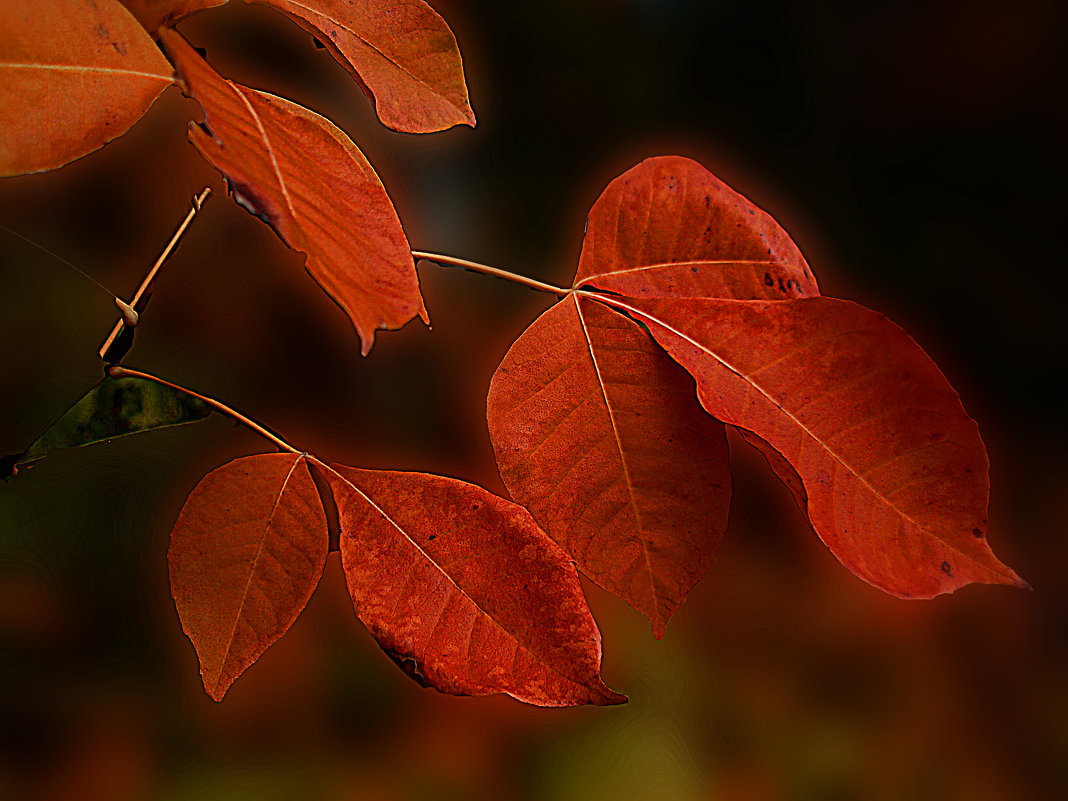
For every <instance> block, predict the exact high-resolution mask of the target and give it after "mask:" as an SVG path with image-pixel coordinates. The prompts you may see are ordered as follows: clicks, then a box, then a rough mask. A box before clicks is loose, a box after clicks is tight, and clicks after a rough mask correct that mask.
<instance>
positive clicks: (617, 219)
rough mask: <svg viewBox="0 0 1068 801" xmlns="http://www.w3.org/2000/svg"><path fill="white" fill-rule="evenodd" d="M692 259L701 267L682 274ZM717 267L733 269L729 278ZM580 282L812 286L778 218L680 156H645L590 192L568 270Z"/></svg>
mask: <svg viewBox="0 0 1068 801" xmlns="http://www.w3.org/2000/svg"><path fill="white" fill-rule="evenodd" d="M691 266H700V269H699V270H693V271H692V273H691V274H687V273H686V269H687V268H689V267H691ZM720 268H722V269H728V270H729V271H730V272H731V273H732V275H731V276H730V278H731V280H730V281H727V282H726V283H725V280H724V277H723V276H720V275H719V274H718V270H719V269H720ZM767 271H773V272H774V274H775V276H776V279H775V280H776V282H775V284H774V285H772V286H770V287H769V286H765V284H764V282H763V279H764V273H765V272H767ZM747 273H749V275H747ZM746 278H750V279H751V281H749V282H748V283H747V282H746V281H745V279H746ZM779 279H782V281H783V284H782V286H781V287H780V286H779V285H778V280H779ZM665 284H669V285H665ZM587 285H593V286H597V287H600V288H603V289H613V290H614V291H618V292H621V293H623V294H627V295H630V296H632V297H638V296H641V295H649V296H651V297H664V296H673V297H680V296H681V297H731V298H734V297H738V298H749V297H753V298H759V297H769V299H771V298H774V297H775V295H773V294H771V293H772V292H774V290H776V289H778V290H779V291H780V292H781V293H782V294H781V296H782V297H796V296H798V295H799V294H800V295H818V294H819V288H818V286H817V285H816V278H815V276H814V275H813V274H812V271H811V270H810V269H809V266H808V264H807V263H806V261H805V259H804V257H803V256H802V255H801V251H799V250H798V249H797V246H796V245H795V244H794V243H793V241H792V240H791V239H790V237H789V235H788V234H787V233H786V232H785V231H784V230H783V229H782V228H781V227H780V226H779V224H778V223H777V222H775V220H774V219H772V217H771V216H770V215H769V214H767V213H766V212H764V211H762V210H761V209H759V208H757V207H756V206H755V205H753V204H752V203H751V202H749V201H748V200H747V199H746V198H745V197H743V196H742V195H741V194H739V193H738V192H735V191H734V190H733V189H731V188H730V187H729V186H727V185H726V184H725V183H723V181H721V180H720V179H719V178H717V177H716V176H715V175H713V174H712V173H711V172H709V171H708V170H707V169H705V168H704V167H703V166H702V165H700V164H699V163H697V162H696V161H693V160H692V159H688V158H685V157H682V156H658V157H654V158H649V159H646V160H645V161H642V162H641V163H639V164H637V165H636V166H634V167H632V168H631V169H629V170H628V171H627V172H625V173H624V174H623V175H621V176H619V177H618V178H616V179H615V180H613V181H612V182H611V183H610V184H609V185H608V186H607V187H606V188H605V190H604V192H602V193H601V195H600V197H598V198H597V201H596V202H595V203H594V205H593V208H592V209H591V210H590V213H589V217H588V219H587V225H586V235H585V236H584V237H583V240H582V253H581V255H580V256H579V264H578V270H577V271H576V274H575V284H574V286H575V287H576V288H581V287H584V286H587ZM754 293H755V294H754Z"/></svg>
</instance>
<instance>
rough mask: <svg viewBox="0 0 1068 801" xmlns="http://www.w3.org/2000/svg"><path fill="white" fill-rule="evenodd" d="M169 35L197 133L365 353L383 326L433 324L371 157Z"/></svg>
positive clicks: (314, 117)
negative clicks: (194, 105)
mask: <svg viewBox="0 0 1068 801" xmlns="http://www.w3.org/2000/svg"><path fill="white" fill-rule="evenodd" d="M160 38H161V40H162V42H163V44H164V46H165V47H166V48H167V52H168V53H170V55H171V58H172V59H173V60H174V63H175V66H176V67H177V68H178V73H179V76H180V77H181V79H182V81H183V83H184V84H185V86H186V88H187V91H188V93H189V94H191V95H192V97H194V98H195V99H196V100H197V101H198V102H199V103H200V105H201V106H202V107H203V108H204V112H205V115H206V117H207V125H208V126H209V130H205V129H204V128H202V127H199V126H192V127H191V129H190V139H191V140H192V142H193V144H194V145H195V146H196V148H197V149H198V150H199V151H200V152H201V154H202V155H203V156H204V157H205V158H206V159H207V160H208V161H209V162H210V163H211V164H212V165H213V166H214V167H215V168H216V169H218V170H219V171H220V172H221V173H222V174H223V175H225V176H226V179H227V180H228V181H229V182H230V186H231V188H232V190H233V193H234V199H235V200H237V202H238V203H239V204H241V205H242V206H243V207H244V208H246V209H247V210H248V211H250V212H252V213H253V214H255V215H256V216H258V217H260V218H261V219H263V220H264V221H265V222H267V223H268V224H269V225H270V226H271V227H272V228H274V230H275V231H276V232H277V233H278V235H279V236H280V237H281V238H282V240H283V241H284V242H285V243H286V244H287V245H289V247H291V248H293V249H294V250H299V251H301V252H303V253H306V254H307V256H308V259H307V262H306V267H307V270H308V272H309V273H311V275H312V276H313V277H314V278H315V280H316V281H317V282H318V283H319V285H320V286H321V287H322V288H323V289H324V290H326V292H327V294H329V295H330V297H331V298H333V299H334V301H335V302H337V304H338V305H339V306H341V308H342V309H344V311H345V313H346V314H347V315H348V316H349V319H350V320H351V321H352V324H353V325H354V326H355V328H356V330H357V332H358V333H359V335H360V340H361V342H362V343H363V352H364V354H365V355H366V353H367V352H368V351H369V350H370V349H371V346H372V344H374V336H375V331H376V330H378V329H382V328H399V327H401V326H402V325H404V324H405V323H406V322H408V321H409V320H410V319H412V317H414V316H416V315H419V316H420V317H422V319H423V320H424V321H427V320H428V318H427V314H426V309H425V308H424V307H423V299H422V296H421V295H420V294H419V279H418V277H417V275H416V272H415V262H414V261H413V260H412V254H411V250H410V248H409V246H408V240H407V238H406V237H405V235H404V230H403V229H402V228H401V224H400V220H399V219H398V218H397V212H396V210H395V209H394V208H393V203H392V202H391V201H390V199H389V196H388V195H387V194H386V190H385V188H384V187H383V186H382V182H381V181H380V180H379V178H378V176H377V175H376V174H375V171H374V169H372V167H371V165H370V164H368V162H367V159H365V158H364V156H363V154H362V153H360V151H359V150H358V149H357V148H356V146H355V145H354V144H353V143H352V142H351V141H350V140H349V138H348V137H347V136H346V135H345V134H344V132H342V131H341V130H340V129H338V128H337V127H336V126H334V125H333V123H331V122H330V121H329V120H326V119H324V118H323V117H320V116H319V115H318V114H315V113H314V112H311V111H309V110H308V109H306V108H303V107H302V106H298V105H296V104H295V103H291V102H289V101H288V100H284V99H282V98H280V97H275V96H274V95H269V94H266V93H264V92H258V91H256V90H254V89H249V88H247V87H245V86H241V85H239V84H236V83H234V82H232V81H228V80H226V79H225V78H223V77H222V76H220V75H219V74H218V73H217V72H215V70H213V69H212V68H211V67H210V66H209V65H208V63H207V62H206V61H205V60H204V59H202V58H201V57H200V56H199V55H197V53H196V52H195V51H194V50H193V48H192V47H191V46H190V45H189V43H188V42H186V41H185V39H183V38H182V37H181V36H180V35H179V34H177V33H175V32H174V31H163V32H161V34H160Z"/></svg>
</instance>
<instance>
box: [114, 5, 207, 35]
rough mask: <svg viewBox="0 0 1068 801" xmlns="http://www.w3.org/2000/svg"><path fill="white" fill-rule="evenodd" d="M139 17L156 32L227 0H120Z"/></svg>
mask: <svg viewBox="0 0 1068 801" xmlns="http://www.w3.org/2000/svg"><path fill="white" fill-rule="evenodd" d="M119 2H120V3H122V4H123V5H124V6H126V7H127V8H128V9H130V13H131V14H133V15H134V16H135V17H137V19H138V21H139V22H140V23H141V24H142V25H143V26H144V27H145V30H146V31H148V32H149V33H151V34H155V33H156V32H157V31H158V30H159V29H160V28H169V27H171V26H173V25H174V23H176V22H177V21H178V20H180V19H182V18H184V17H188V16H189V15H190V14H195V13H196V12H197V11H202V10H204V9H205V8H214V7H215V6H221V5H222V4H223V3H225V2H226V0H119Z"/></svg>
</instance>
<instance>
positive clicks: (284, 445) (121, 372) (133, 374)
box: [108, 364, 304, 454]
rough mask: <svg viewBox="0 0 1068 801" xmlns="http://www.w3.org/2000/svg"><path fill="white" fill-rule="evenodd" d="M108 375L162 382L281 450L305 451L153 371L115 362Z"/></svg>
mask: <svg viewBox="0 0 1068 801" xmlns="http://www.w3.org/2000/svg"><path fill="white" fill-rule="evenodd" d="M108 375H109V376H111V377H112V378H143V379H145V380H147V381H155V382H156V383H157V384H162V385H163V386H165V387H170V388H171V389H176V390H178V391H179V392H184V393H185V394H186V395H188V396H189V397H191V398H196V399H197V400H199V401H203V402H204V403H206V404H208V406H211V407H213V408H214V409H217V410H218V411H220V412H222V413H223V414H225V415H228V416H229V417H232V418H234V419H235V420H237V422H239V423H243V424H244V425H246V426H248V427H249V428H251V429H252V430H253V431H255V432H256V433H257V434H259V435H260V436H261V437H266V438H267V439H269V440H270V441H271V442H273V443H274V444H275V445H276V446H277V447H278V448H279V449H280V450H283V451H289V452H290V453H296V454H301V453H304V451H299V450H297V449H296V448H294V447H293V446H292V445H290V444H289V443H288V442H286V441H285V440H284V439H282V438H281V437H278V436H276V435H275V434H272V433H271V432H270V431H268V430H267V429H266V428H264V427H263V426H261V425H260V424H259V423H257V422H256V421H255V420H252V419H250V418H248V417H245V415H243V414H241V412H239V411H237V410H236V409H233V408H231V407H229V406H227V405H226V404H225V403H222V402H221V401H217V400H215V398H209V397H208V396H207V395H201V394H200V393H199V392H193V390H191V389H186V388H185V387H180V386H178V385H177V384H172V383H171V382H170V381H165V380H164V379H162V378H160V377H159V376H154V375H152V374H151V373H143V372H141V371H140V370H131V369H129V368H128V367H123V366H122V365H119V364H113V365H111V366H110V367H108Z"/></svg>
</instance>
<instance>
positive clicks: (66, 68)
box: [0, 61, 174, 83]
mask: <svg viewBox="0 0 1068 801" xmlns="http://www.w3.org/2000/svg"><path fill="white" fill-rule="evenodd" d="M0 69H17V70H48V71H55V72H88V73H102V74H105V75H129V76H132V77H135V78H158V79H159V80H162V81H166V82H167V83H173V81H174V78H173V76H171V75H165V74H164V75H161V74H159V73H156V72H144V71H142V70H129V69H122V68H120V67H96V66H92V65H80V64H26V63H23V62H17V61H0Z"/></svg>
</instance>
